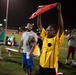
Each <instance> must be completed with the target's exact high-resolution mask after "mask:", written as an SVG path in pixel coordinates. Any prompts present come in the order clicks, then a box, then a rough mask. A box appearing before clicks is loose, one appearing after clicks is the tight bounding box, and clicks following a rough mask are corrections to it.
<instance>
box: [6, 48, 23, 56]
mask: <svg viewBox="0 0 76 75" xmlns="http://www.w3.org/2000/svg"><path fill="white" fill-rule="evenodd" d="M5 50H6V52H8V56H9V57H11V52H18V50H17V49H13V48H8V47H6V48H5ZM20 53H22V51H20Z"/></svg>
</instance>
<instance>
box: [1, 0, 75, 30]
mask: <svg viewBox="0 0 76 75" xmlns="http://www.w3.org/2000/svg"><path fill="white" fill-rule="evenodd" d="M6 1H7V0H0V23H2V24H3V25H5V23H4V19H5V18H6ZM9 1H10V2H9V10H8V24H7V26H8V28H13V29H18V28H19V27H24V26H26V24H27V23H28V22H31V23H34V24H35V26H34V28H35V29H36V27H37V17H36V18H34V19H32V20H29V17H30V16H31V15H32V14H33V13H34V12H35V11H36V10H37V7H38V5H45V4H51V3H55V2H60V3H61V4H62V14H63V19H64V28H65V29H73V28H75V29H76V12H75V11H76V3H75V0H9ZM57 21H58V18H57V10H56V8H54V9H52V10H50V11H47V12H45V13H44V14H42V23H43V27H45V28H46V27H47V26H48V25H50V24H51V23H55V24H57Z"/></svg>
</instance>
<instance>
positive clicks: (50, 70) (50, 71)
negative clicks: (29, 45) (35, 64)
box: [39, 66, 56, 75]
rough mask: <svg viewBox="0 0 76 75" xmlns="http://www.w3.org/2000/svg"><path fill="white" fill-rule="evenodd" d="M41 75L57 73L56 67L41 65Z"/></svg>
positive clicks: (54, 74)
mask: <svg viewBox="0 0 76 75" xmlns="http://www.w3.org/2000/svg"><path fill="white" fill-rule="evenodd" d="M39 75H56V70H55V68H43V67H41V66H40V68H39Z"/></svg>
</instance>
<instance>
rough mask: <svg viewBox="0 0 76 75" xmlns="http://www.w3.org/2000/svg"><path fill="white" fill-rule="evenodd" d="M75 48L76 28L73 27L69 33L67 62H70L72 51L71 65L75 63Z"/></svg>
mask: <svg viewBox="0 0 76 75" xmlns="http://www.w3.org/2000/svg"><path fill="white" fill-rule="evenodd" d="M75 48H76V35H75V30H74V29H73V30H72V31H71V33H70V34H69V35H68V46H67V57H66V61H65V64H68V59H69V56H70V54H71V53H72V63H71V65H72V64H73V63H74V55H75Z"/></svg>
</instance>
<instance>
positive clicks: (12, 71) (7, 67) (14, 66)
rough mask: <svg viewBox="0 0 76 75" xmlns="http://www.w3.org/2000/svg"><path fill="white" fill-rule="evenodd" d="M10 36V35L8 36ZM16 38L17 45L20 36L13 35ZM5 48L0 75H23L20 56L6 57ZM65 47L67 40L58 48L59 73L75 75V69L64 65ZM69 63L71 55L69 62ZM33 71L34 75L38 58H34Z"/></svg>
mask: <svg viewBox="0 0 76 75" xmlns="http://www.w3.org/2000/svg"><path fill="white" fill-rule="evenodd" d="M10 36H12V34H11V35H10ZM14 36H15V38H16V41H17V42H18V43H19V42H20V39H21V35H18V34H16V35H14ZM5 47H6V46H2V57H4V58H3V59H2V60H0V75H25V72H24V70H23V69H22V68H21V65H22V63H21V61H22V60H21V54H18V53H15V52H12V53H11V54H12V56H11V57H8V56H7V55H8V54H7V52H6V51H5ZM66 47H67V40H66V39H65V40H64V43H63V44H62V46H61V48H60V53H59V61H60V62H61V63H62V65H61V66H60V67H59V72H63V74H64V75H76V67H72V66H70V65H65V64H64V63H65V59H66V54H67V53H66ZM70 61H71V55H70V59H69V62H70ZM75 61H76V55H75ZM34 64H35V67H34V70H33V75H35V72H36V71H37V70H38V68H39V57H34Z"/></svg>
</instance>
